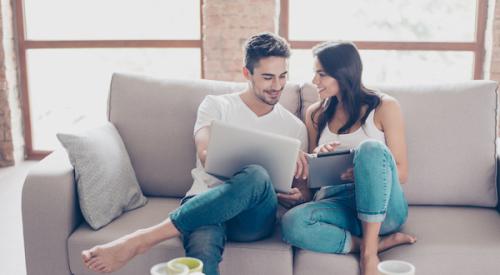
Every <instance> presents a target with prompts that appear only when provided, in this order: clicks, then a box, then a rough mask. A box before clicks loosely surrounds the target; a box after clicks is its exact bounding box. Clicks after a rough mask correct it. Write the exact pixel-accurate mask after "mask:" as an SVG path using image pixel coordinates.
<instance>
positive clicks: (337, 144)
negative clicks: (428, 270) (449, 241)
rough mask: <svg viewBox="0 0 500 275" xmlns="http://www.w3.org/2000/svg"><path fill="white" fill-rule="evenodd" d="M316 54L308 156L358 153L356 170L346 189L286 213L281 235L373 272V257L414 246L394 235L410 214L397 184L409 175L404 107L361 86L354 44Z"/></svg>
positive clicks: (329, 190) (326, 191)
mask: <svg viewBox="0 0 500 275" xmlns="http://www.w3.org/2000/svg"><path fill="white" fill-rule="evenodd" d="M313 53H314V57H315V62H314V66H315V76H314V79H313V83H314V84H315V85H316V86H317V88H318V91H319V95H320V98H321V101H319V102H317V103H315V104H313V105H312V106H310V108H309V109H308V110H307V113H306V126H307V129H308V134H309V151H310V152H313V153H318V152H329V151H334V150H336V149H339V148H344V149H345V148H356V150H355V157H354V168H353V169H349V170H348V171H346V172H345V173H344V174H343V175H342V179H343V180H344V181H346V182H347V183H346V184H342V185H335V186H327V187H323V188H322V189H320V190H319V191H317V192H316V194H315V196H314V199H313V201H311V202H308V203H305V204H302V205H299V206H297V207H295V208H293V209H291V210H290V211H288V212H287V213H286V214H285V215H284V216H283V219H282V227H283V238H284V240H285V241H287V242H289V243H290V244H292V245H294V246H297V247H300V248H304V249H309V250H313V251H317V252H326V253H342V254H345V253H350V252H359V253H360V269H361V274H378V272H377V264H378V262H379V258H378V252H380V251H383V250H386V249H388V248H391V247H393V246H396V245H399V244H405V243H414V242H415V241H416V239H415V238H414V237H413V236H410V235H407V234H404V233H400V232H397V231H398V230H399V228H400V227H401V226H402V225H403V224H404V222H405V221H406V218H407V215H408V204H407V202H406V199H405V197H404V194H403V191H402V189H401V186H400V183H404V182H405V181H406V179H407V174H408V165H407V153H406V143H405V135H404V122H403V116H402V113H401V109H400V106H399V104H398V102H397V100H396V99H394V98H392V97H390V96H388V95H384V94H381V93H377V92H375V91H371V90H368V89H366V88H365V87H364V86H363V84H362V81H361V74H362V64H361V58H360V56H359V53H358V51H357V49H356V47H355V46H354V45H353V44H352V43H337V42H326V43H323V44H320V45H318V46H316V47H315V48H314V49H313ZM318 145H319V146H318ZM288 196H293V195H288ZM305 196H306V195H305V194H304V196H303V197H305ZM303 197H300V198H297V197H296V199H297V200H299V201H300V200H302V199H303ZM280 199H281V200H286V199H290V197H287V195H280ZM379 235H382V236H384V237H382V238H379Z"/></svg>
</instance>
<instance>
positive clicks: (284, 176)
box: [205, 121, 300, 192]
mask: <svg viewBox="0 0 500 275" xmlns="http://www.w3.org/2000/svg"><path fill="white" fill-rule="evenodd" d="M299 148H300V141H299V140H298V139H295V138H290V137H287V136H281V135H277V134H273V133H268V132H264V131H259V130H255V129H246V128H243V127H239V126H234V125H231V124H228V123H224V122H221V121H213V122H212V125H211V128H210V141H209V143H208V148H207V158H206V160H205V171H206V172H207V173H209V174H212V175H215V176H218V177H223V178H230V177H232V176H233V175H234V174H235V173H236V172H238V171H240V170H241V169H242V168H243V167H244V166H246V165H250V164H257V165H260V166H262V167H264V168H265V169H266V170H267V173H268V174H269V176H270V177H271V181H272V183H273V186H274V189H275V190H276V191H278V192H289V191H290V190H291V188H292V181H293V176H294V174H295V169H296V163H297V156H298V154H299Z"/></svg>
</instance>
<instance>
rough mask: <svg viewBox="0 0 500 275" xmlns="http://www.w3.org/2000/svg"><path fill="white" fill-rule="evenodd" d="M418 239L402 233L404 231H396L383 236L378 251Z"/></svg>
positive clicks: (412, 242)
mask: <svg viewBox="0 0 500 275" xmlns="http://www.w3.org/2000/svg"><path fill="white" fill-rule="evenodd" d="M416 241H417V238H415V237H414V236H412V235H409V234H406V233H402V232H396V233H393V234H391V235H388V236H385V237H382V238H381V239H380V240H379V242H378V252H382V251H385V250H387V249H389V248H393V247H395V246H398V245H401V244H414V243H415V242H416Z"/></svg>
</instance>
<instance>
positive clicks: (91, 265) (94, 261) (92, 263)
mask: <svg viewBox="0 0 500 275" xmlns="http://www.w3.org/2000/svg"><path fill="white" fill-rule="evenodd" d="M99 262H100V261H99V259H97V258H92V259H90V261H88V262H87V267H88V268H90V269H92V268H95V265H96V264H97V263H99Z"/></svg>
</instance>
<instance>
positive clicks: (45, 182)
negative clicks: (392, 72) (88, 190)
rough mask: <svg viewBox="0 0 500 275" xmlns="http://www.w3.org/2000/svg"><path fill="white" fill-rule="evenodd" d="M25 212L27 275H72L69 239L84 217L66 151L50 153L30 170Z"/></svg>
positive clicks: (23, 203)
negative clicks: (69, 259) (69, 258)
mask: <svg viewBox="0 0 500 275" xmlns="http://www.w3.org/2000/svg"><path fill="white" fill-rule="evenodd" d="M22 215H23V231H24V250H25V254H26V271H27V274H28V275H31V274H53V275H70V274H71V271H70V269H69V261H68V245H67V240H68V237H69V235H70V234H71V233H72V232H73V231H74V229H75V227H76V226H78V225H79V224H80V223H81V222H82V216H81V213H80V208H79V206H78V197H77V192H76V185H75V179H74V172H73V167H72V166H71V164H70V162H69V159H68V157H67V155H66V152H64V151H56V152H54V153H52V154H50V155H49V156H47V157H46V158H45V159H43V160H42V161H41V162H40V163H38V164H37V165H35V167H34V168H33V169H32V170H31V171H30V172H29V173H28V175H27V177H26V180H25V182H24V186H23V192H22Z"/></svg>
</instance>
